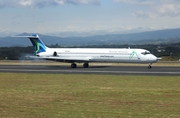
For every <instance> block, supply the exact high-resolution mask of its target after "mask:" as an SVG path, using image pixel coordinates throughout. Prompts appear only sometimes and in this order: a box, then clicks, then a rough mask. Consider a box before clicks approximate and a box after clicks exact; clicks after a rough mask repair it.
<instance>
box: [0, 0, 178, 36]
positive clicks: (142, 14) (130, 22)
mask: <svg viewBox="0 0 180 118" xmlns="http://www.w3.org/2000/svg"><path fill="white" fill-rule="evenodd" d="M174 28H180V0H0V36H5V35H11V34H13V33H23V32H27V33H40V34H51V35H62V36H73V35H82V36H87V35H98V34H117V33H121V34H122V33H131V32H142V31H151V30H161V29H174Z"/></svg>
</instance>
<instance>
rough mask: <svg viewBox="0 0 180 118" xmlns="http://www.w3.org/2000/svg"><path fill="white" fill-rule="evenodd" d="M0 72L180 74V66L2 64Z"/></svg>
mask: <svg viewBox="0 0 180 118" xmlns="http://www.w3.org/2000/svg"><path fill="white" fill-rule="evenodd" d="M0 72H12V73H41V74H47V73H49V74H111V75H148V76H180V67H162V66H159V67H158V66H153V67H152V69H148V68H147V67H145V66H90V67H89V68H83V67H77V68H70V67H69V66H68V65H62V66H59V65H58V66H56V65H0Z"/></svg>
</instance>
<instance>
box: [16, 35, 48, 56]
mask: <svg viewBox="0 0 180 118" xmlns="http://www.w3.org/2000/svg"><path fill="white" fill-rule="evenodd" d="M16 37H27V38H29V39H30V41H31V43H32V44H33V47H34V53H35V54H36V55H37V54H39V53H41V52H46V50H47V49H48V47H46V46H45V45H44V43H43V42H42V41H41V39H40V38H39V36H38V35H37V34H32V35H30V36H16Z"/></svg>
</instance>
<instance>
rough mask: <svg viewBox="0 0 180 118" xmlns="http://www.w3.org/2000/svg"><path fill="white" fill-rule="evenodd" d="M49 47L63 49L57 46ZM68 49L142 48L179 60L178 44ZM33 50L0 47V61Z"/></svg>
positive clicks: (18, 56) (97, 46) (11, 58)
mask: <svg viewBox="0 0 180 118" xmlns="http://www.w3.org/2000/svg"><path fill="white" fill-rule="evenodd" d="M49 47H53V48H59V47H60V48H65V47H63V46H60V45H58V44H55V45H53V44H51V45H50V46H49ZM68 48H143V49H147V50H149V51H150V52H151V53H153V54H154V55H156V56H157V57H168V58H169V59H170V60H178V59H180V42H179V43H172V44H158V45H157V44H144V45H128V44H125V45H86V46H78V47H77V46H71V47H68ZM33 53H34V48H33V47H32V46H28V47H0V60H22V59H25V57H26V56H28V55H33Z"/></svg>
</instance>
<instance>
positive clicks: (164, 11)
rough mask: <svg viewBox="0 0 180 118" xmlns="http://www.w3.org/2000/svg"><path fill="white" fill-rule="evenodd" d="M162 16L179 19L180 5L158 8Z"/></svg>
mask: <svg viewBox="0 0 180 118" xmlns="http://www.w3.org/2000/svg"><path fill="white" fill-rule="evenodd" d="M157 11H158V14H159V15H160V16H170V17H177V16H179V15H180V5H178V4H164V5H162V6H160V7H158V8H157Z"/></svg>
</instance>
